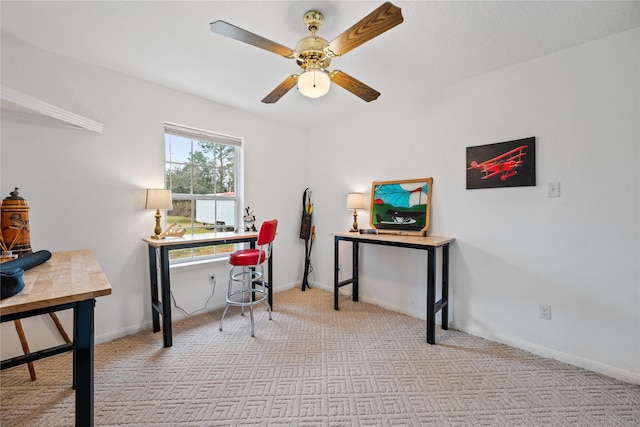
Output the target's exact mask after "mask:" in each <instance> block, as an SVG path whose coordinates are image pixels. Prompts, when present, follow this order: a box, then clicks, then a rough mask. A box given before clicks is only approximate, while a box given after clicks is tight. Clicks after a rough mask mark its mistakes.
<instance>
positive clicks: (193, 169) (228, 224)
mask: <svg viewBox="0 0 640 427" xmlns="http://www.w3.org/2000/svg"><path fill="white" fill-rule="evenodd" d="M164 137H165V153H166V160H165V186H166V188H168V189H170V190H171V197H172V199H173V209H172V210H171V211H169V212H167V224H168V225H171V224H173V223H174V222H177V223H178V224H179V225H180V226H181V227H183V228H185V229H186V230H187V233H191V234H198V233H211V232H213V231H233V230H234V229H235V228H236V227H237V226H238V224H237V222H238V219H239V218H240V214H239V205H240V199H239V197H240V195H239V194H238V189H239V188H241V187H240V174H239V172H238V171H239V159H240V155H241V147H242V139H240V138H237V137H233V136H228V135H221V134H216V133H213V132H209V131H205V130H200V129H193V128H188V127H185V126H180V125H176V124H172V123H165V126H164ZM233 250H234V248H233V245H228V247H227V246H224V245H220V246H210V247H203V248H194V249H181V250H175V251H171V253H170V258H171V260H174V261H175V260H181V261H187V260H192V259H194V258H205V257H216V256H222V255H225V254H228V253H229V252H232V251H233Z"/></svg>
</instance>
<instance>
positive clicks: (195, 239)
mask: <svg viewBox="0 0 640 427" xmlns="http://www.w3.org/2000/svg"><path fill="white" fill-rule="evenodd" d="M247 238H249V239H251V238H253V239H256V240H257V239H258V232H257V231H219V232H215V233H202V234H186V235H184V236H183V237H167V238H165V239H152V238H150V237H145V238H143V239H142V241H144V242H145V243H147V244H148V245H149V246H153V247H156V248H158V247H161V246H172V245H182V244H185V243H206V242H211V243H215V242H219V241H221V240H235V239H238V240H239V239H247Z"/></svg>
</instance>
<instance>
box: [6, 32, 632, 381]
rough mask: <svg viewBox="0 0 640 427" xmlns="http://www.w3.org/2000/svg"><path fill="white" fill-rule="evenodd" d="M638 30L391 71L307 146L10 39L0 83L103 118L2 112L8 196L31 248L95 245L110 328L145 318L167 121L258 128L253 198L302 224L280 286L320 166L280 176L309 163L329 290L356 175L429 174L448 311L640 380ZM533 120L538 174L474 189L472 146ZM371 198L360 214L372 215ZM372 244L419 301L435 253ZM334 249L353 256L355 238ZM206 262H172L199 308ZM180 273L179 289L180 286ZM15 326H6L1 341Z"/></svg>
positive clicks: (290, 240)
mask: <svg viewBox="0 0 640 427" xmlns="http://www.w3.org/2000/svg"><path fill="white" fill-rule="evenodd" d="M639 31H640V30H634V31H630V32H626V33H622V34H619V35H616V36H613V37H609V38H607V39H603V40H600V41H597V42H594V43H590V44H587V45H584V46H580V47H577V48H574V49H570V50H567V51H564V52H560V53H557V54H554V55H551V56H547V57H544V58H540V59H538V60H535V61H531V62H528V63H524V64H520V65H518V66H515V67H511V68H508V69H504V70H500V71H497V72H494V73H490V74H487V75H485V76H481V77H478V78H474V79H471V80H468V81H465V82H462V83H460V84H457V85H455V86H451V87H448V88H443V89H441V90H439V91H435V92H429V93H425V92H420V91H419V90H417V91H416V92H415V93H413V94H405V96H402V97H395V98H396V99H395V100H394V99H393V98H394V97H393V96H390V95H385V93H384V90H383V87H382V86H380V89H382V90H383V95H382V96H381V98H380V99H379V100H378V101H376V102H375V103H371V104H363V113H362V115H361V116H360V117H350V118H349V119H347V120H345V121H343V122H342V123H332V126H331V129H330V132H325V133H322V134H321V135H317V134H316V135H311V136H310V138H311V141H312V142H311V145H310V146H309V147H308V148H307V147H305V146H300V144H299V140H300V139H299V138H296V135H297V134H299V132H300V130H299V129H298V130H295V132H294V131H288V132H287V128H286V127H284V126H278V125H277V124H276V123H273V122H269V121H266V120H263V119H260V118H258V117H254V116H250V115H247V114H243V113H241V112H237V111H233V110H230V109H228V108H225V107H222V106H219V105H215V104H212V103H209V102H206V101H203V100H200V99H197V98H193V97H190V96H187V95H183V94H180V93H176V92H173V91H169V90H165V89H162V88H159V87H157V86H154V85H151V84H147V83H144V82H140V81H137V80H135V79H131V78H128V77H125V76H122V75H118V74H116V73H112V72H109V71H105V70H100V69H97V68H94V67H90V66H88V65H83V64H79V63H76V62H72V61H68V60H66V59H63V58H60V57H58V56H55V55H50V54H47V53H42V52H38V51H34V50H31V49H26V48H22V47H20V46H19V45H18V44H16V43H10V42H9V41H6V40H4V39H3V41H2V43H3V44H2V49H3V61H2V67H3V68H2V72H3V73H2V83H3V84H6V85H9V86H14V87H15V88H16V89H20V90H22V91H24V92H27V93H30V94H33V95H36V96H39V97H41V98H42V99H44V100H47V101H49V102H53V103H56V104H58V105H60V106H61V107H64V108H68V109H70V110H72V111H76V112H78V113H80V114H85V115H88V116H89V117H91V118H94V119H96V120H99V121H101V122H103V123H104V124H105V133H104V134H103V135H95V134H90V133H87V132H83V131H76V130H69V129H61V128H52V127H50V126H42V125H38V124H33V123H20V122H16V121H15V120H12V121H10V120H7V119H3V120H2V152H1V153H2V164H1V166H2V171H1V178H2V183H1V190H2V195H3V197H5V196H6V195H8V193H9V191H10V190H11V189H12V188H13V187H14V186H19V187H21V188H22V191H23V194H24V196H25V197H26V198H27V199H28V201H29V204H30V206H31V222H32V232H31V239H32V244H33V246H34V249H40V248H43V249H50V250H63V249H74V248H79V247H88V248H91V249H93V250H94V251H95V252H96V255H97V256H98V259H99V260H100V262H101V264H102V266H103V268H104V270H105V272H106V273H107V276H108V277H109V279H110V280H111V283H112V285H113V287H114V294H113V295H112V296H110V297H105V298H102V299H100V300H99V301H98V305H97V308H96V331H97V334H98V339H101V338H102V339H107V338H110V337H114V336H118V335H122V334H125V333H129V332H132V331H135V330H138V329H142V328H149V325H148V322H149V318H150V314H149V310H148V304H149V301H148V300H149V297H148V289H147V281H148V272H147V271H146V250H145V249H146V248H145V247H144V245H143V244H142V243H141V242H140V237H142V236H143V235H146V234H148V233H149V229H150V225H151V224H152V221H153V219H152V213H149V212H146V211H144V210H142V206H143V201H142V197H143V189H144V188H146V187H149V186H156V185H160V184H161V183H162V155H163V147H162V142H161V140H162V122H163V121H164V120H170V121H173V122H177V123H182V124H186V125H192V126H196V127H202V128H206V129H211V130H214V131H219V132H223V133H228V134H232V135H237V136H242V137H245V138H246V158H247V170H248V171H249V172H248V175H247V194H246V195H247V202H248V204H250V205H251V206H252V207H254V208H255V210H256V213H257V215H258V218H259V219H260V218H263V219H266V218H267V217H271V216H278V217H279V218H280V219H281V220H282V221H283V222H284V223H288V224H290V226H288V227H286V228H285V229H283V230H281V233H280V234H279V237H278V247H277V259H276V262H275V264H276V282H277V283H276V289H282V288H284V287H287V286H292V285H294V284H297V283H298V282H299V280H300V277H301V261H302V260H301V256H300V254H301V253H302V250H301V247H300V240H299V239H298V236H297V229H299V217H298V216H299V209H298V205H299V203H298V201H299V198H300V196H301V193H302V190H303V189H304V187H306V186H307V183H304V184H303V183H300V184H297V183H292V182H290V180H287V179H286V177H287V176H290V175H291V174H292V173H293V174H295V176H305V175H304V173H306V172H304V173H303V169H308V170H309V175H308V176H309V180H308V185H309V186H310V188H311V189H312V190H313V192H314V203H315V211H314V218H315V224H316V229H317V238H316V241H315V243H314V254H313V265H314V271H315V279H316V285H317V286H319V287H324V288H326V289H333V239H332V237H331V233H332V232H333V231H336V230H347V229H348V228H349V227H350V225H351V222H352V217H351V213H350V212H349V211H347V210H346V209H345V208H344V206H345V199H346V197H345V196H346V193H348V192H350V191H356V190H359V191H364V192H369V191H370V185H371V182H372V181H374V180H383V179H403V178H420V177H427V176H432V177H433V178H434V191H433V197H432V202H433V212H432V229H431V234H434V235H445V236H452V237H455V238H456V239H457V240H456V243H454V244H453V246H452V248H451V273H450V275H451V277H450V279H451V293H452V295H451V321H452V326H453V327H455V328H459V329H462V330H465V331H467V332H469V333H472V334H476V335H481V336H485V337H488V338H490V339H494V340H497V341H502V342H505V343H508V344H512V345H515V346H517V347H520V348H524V349H527V350H530V351H533V352H535V353H538V354H542V355H545V356H550V357H554V358H557V359H560V360H564V361H567V362H569V363H573V364H575V365H578V366H583V367H586V368H588V369H592V370H594V371H599V372H603V373H606V374H608V375H612V376H615V377H618V378H622V379H625V380H629V381H634V382H640V272H639V264H640V241H639V240H640V238H639V235H640V226H639V224H638V221H639V217H640V209H639V208H640V207H639V203H640V202H639V201H640V192H639V188H638V186H639V184H640V176H639V173H640V172H639V170H640V167H639V166H640V152H639V144H638V142H639V141H640V129H639V126H638V119H639V117H640V106H639V103H640V102H639V95H640V88H639V81H638V75H639V71H640V70H639V68H640V67H639V63H640V59H639V51H640V42H639V39H640V37H639V36H640V32H639ZM387 98H388V99H387ZM249 122H250V123H251V127H249V126H248V125H247V123H249ZM528 136H535V137H536V138H537V159H536V160H537V166H538V170H537V174H538V185H537V186H536V187H522V188H509V189H487V190H469V191H468V190H466V189H465V148H466V147H468V146H474V145H482V144H488V143H494V142H501V141H507V140H511V139H516V138H523V137H528ZM307 139H309V138H307ZM303 156H305V157H306V158H309V159H311V160H310V161H309V163H308V164H305V163H304V162H299V161H292V162H290V163H291V164H290V165H289V168H279V169H276V170H273V171H269V172H264V171H260V172H259V173H258V172H257V171H256V170H255V168H254V167H252V166H255V165H256V163H257V162H258V161H260V162H263V161H264V159H282V158H286V159H289V158H291V159H297V160H299V159H301V158H302V157H303ZM252 163H253V164H252ZM280 164H281V163H280ZM296 165H304V167H301V166H296ZM329 170H330V171H331V173H327V171H329ZM79 175H80V176H82V177H83V179H82V180H78V179H77V177H78V176H79ZM300 181H302V180H300ZM551 181H559V182H561V197H560V198H559V199H548V198H546V186H547V183H548V182H551ZM274 188H277V189H278V192H277V194H276V198H275V199H274V198H273V196H272V194H273V193H272V192H270V191H269V190H273V189H274ZM273 200H276V202H277V203H273ZM113 213H118V216H117V217H114V215H113ZM367 215H368V212H363V213H361V215H360V224H361V225H365V224H366V223H367V220H366V218H367ZM66 224H72V228H71V229H68V228H65V225H66ZM344 252H346V251H344ZM345 255H348V254H345ZM361 256H362V260H361V265H362V267H363V272H362V275H361V280H362V285H361V296H362V299H363V300H365V301H371V302H374V303H378V304H381V305H384V306H386V307H389V308H392V309H395V310H398V311H402V312H405V313H408V314H411V315H413V316H418V317H422V318H424V313H425V301H426V295H425V286H424V282H425V280H426V272H425V268H424V263H425V257H424V254H423V253H421V252H417V251H411V250H402V249H394V248H384V247H367V246H365V247H363V249H362V251H361ZM279 260H287V261H286V262H284V261H279ZM341 263H342V264H344V265H349V263H348V256H346V257H345V258H344V259H343V260H342V261H341ZM210 271H211V270H209V269H202V270H200V269H195V270H193V271H182V272H180V273H177V274H176V275H177V276H180V275H181V278H182V279H183V280H184V282H185V283H182V280H174V283H175V284H176V286H174V290H176V298H177V299H178V300H179V304H181V305H182V306H184V307H185V308H186V309H187V310H189V311H191V310H194V309H197V308H199V306H200V305H201V302H202V301H203V298H204V297H206V294H207V293H208V291H209V290H210V288H208V281H207V278H208V275H209V273H210ZM216 271H220V270H216ZM222 271H224V269H222ZM216 274H217V276H218V277H222V276H221V274H224V272H221V273H216ZM177 283H180V285H178V284H177ZM221 285H222V286H224V284H223V283H218V286H221ZM178 286H181V287H182V289H181V290H185V291H186V292H180V293H179V294H178ZM192 289H193V291H192ZM195 289H197V290H198V296H197V297H195V296H194V295H195V293H196V291H195ZM217 292H219V291H217ZM203 294H204V296H203ZM190 296H191V297H192V298H189V297H190ZM185 298H186V299H185ZM183 301H184V302H183ZM539 303H544V304H550V305H551V306H552V314H553V318H552V320H551V321H545V320H540V319H538V317H537V311H538V304H539ZM212 305H216V303H213V304H212ZM174 313H176V316H178V312H176V311H174ZM215 320H217V319H212V321H215ZM5 326H6V325H5ZM9 332H11V333H9ZM37 332H39V331H37V330H36V331H33V332H31V331H29V330H28V331H27V334H30V333H37ZM12 333H13V331H10V330H7V329H6V328H4V327H3V337H2V344H3V357H5V355H4V353H5V347H8V345H7V342H10V339H11V337H9V335H11V334H12ZM40 335H41V336H40V337H39V339H40V340H41V341H42V344H43V345H44V344H45V343H44V341H45V337H44V335H45V334H44V333H42V334H40ZM50 335H51V336H53V333H50ZM30 339H31V337H30ZM157 339H158V342H161V341H160V340H161V337H160V336H159V335H158V337H157ZM39 342H40V341H39ZM16 351H18V352H19V350H16Z"/></svg>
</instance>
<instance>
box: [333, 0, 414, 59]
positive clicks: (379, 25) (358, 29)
mask: <svg viewBox="0 0 640 427" xmlns="http://www.w3.org/2000/svg"><path fill="white" fill-rule="evenodd" d="M402 21H404V19H403V18H402V10H401V9H400V8H399V7H397V6H394V5H392V4H391V3H389V2H387V3H384V4H383V5H382V6H380V7H379V8H377V9H376V10H374V11H373V12H371V13H370V14H368V15H367V16H365V17H364V18H362V19H361V20H360V21H358V22H357V23H356V24H355V25H354V26H352V27H351V28H349V29H348V30H346V31H345V32H344V33H342V34H340V35H339V36H338V37H336V38H335V39H333V40H332V41H331V43H329V46H328V47H327V48H326V52H327V55H329V56H331V57H337V56H340V55H344V54H345V53H347V52H349V51H350V50H353V49H355V48H356V47H358V46H360V45H361V44H364V43H366V42H368V41H369V40H371V39H372V38H374V37H376V36H379V35H380V34H382V33H384V32H385V31H387V30H390V29H391V28H393V27H395V26H396V25H398V24H400V23H402Z"/></svg>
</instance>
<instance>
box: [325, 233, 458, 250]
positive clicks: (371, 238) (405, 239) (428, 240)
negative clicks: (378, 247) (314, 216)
mask: <svg viewBox="0 0 640 427" xmlns="http://www.w3.org/2000/svg"><path fill="white" fill-rule="evenodd" d="M333 235H334V236H337V237H347V238H351V239H353V240H359V241H361V242H373V243H375V242H390V243H401V244H412V245H419V246H434V247H438V246H443V245H446V244H448V243H452V242H454V241H455V240H456V239H454V238H452V237H438V236H426V237H425V236H405V235H398V234H360V233H356V232H345V233H342V232H341V233H333Z"/></svg>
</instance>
